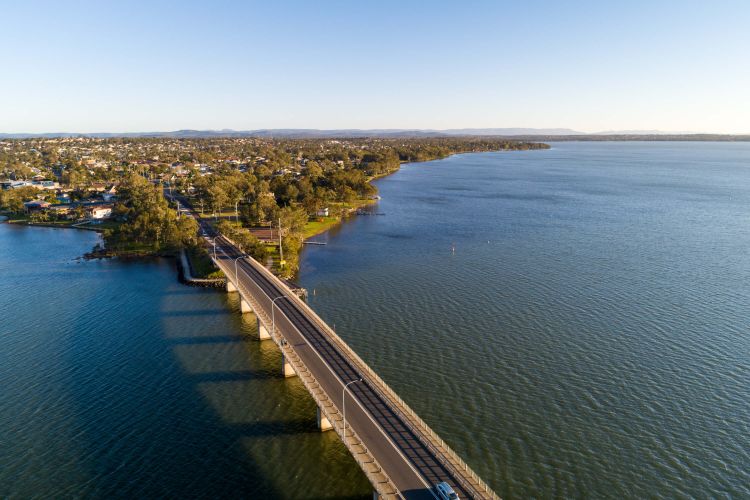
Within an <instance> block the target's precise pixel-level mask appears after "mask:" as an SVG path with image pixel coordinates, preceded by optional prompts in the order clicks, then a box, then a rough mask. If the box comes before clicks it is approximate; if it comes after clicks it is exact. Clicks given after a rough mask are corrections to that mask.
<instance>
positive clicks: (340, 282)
mask: <svg viewBox="0 0 750 500" xmlns="http://www.w3.org/2000/svg"><path fill="white" fill-rule="evenodd" d="M378 186H379V188H380V191H381V195H382V196H383V200H382V201H381V202H380V203H379V205H378V206H377V207H376V208H375V209H374V210H375V211H377V212H381V213H385V214H386V215H384V216H371V217H365V216H362V217H357V218H355V219H352V220H351V221H350V222H348V223H346V224H344V225H342V226H340V227H339V228H338V229H336V230H334V231H332V232H329V233H328V234H326V235H323V236H321V237H319V239H322V240H327V242H328V245H327V246H325V247H308V248H307V250H306V252H305V254H304V257H303V269H302V273H301V276H300V281H301V282H302V284H303V285H304V286H306V287H308V288H309V290H310V291H311V292H312V290H315V295H314V296H312V295H311V297H310V303H311V304H312V306H313V307H314V308H315V309H316V310H318V311H319V312H320V313H321V315H322V316H323V317H324V318H326V319H327V320H328V321H329V322H330V323H332V324H335V325H336V330H337V331H338V332H339V334H340V335H342V336H343V337H344V338H345V339H347V340H348V341H349V342H350V343H351V344H352V345H353V347H354V348H355V349H356V350H357V351H358V352H359V353H360V354H361V355H362V357H363V358H364V359H366V360H367V361H368V362H369V363H371V365H372V366H373V367H375V368H376V369H377V370H378V371H379V372H380V373H381V374H382V375H383V377H384V378H385V379H386V380H387V381H388V382H389V383H391V385H392V386H393V387H394V388H395V389H396V390H397V391H399V393H400V394H401V395H402V396H403V397H404V399H406V400H407V401H408V402H409V403H410V404H411V405H412V406H413V407H414V408H415V409H416V410H417V411H418V412H419V413H420V415H421V416H422V417H423V418H424V419H425V420H426V421H427V422H428V423H430V424H431V425H432V426H433V427H434V428H435V429H436V430H437V431H439V432H440V434H441V435H442V436H443V437H444V438H445V439H446V440H447V441H449V442H450V443H451V444H452V445H453V447H454V448H455V449H456V450H457V451H458V452H459V453H460V454H461V455H462V456H463V457H464V458H465V459H466V460H467V462H469V463H470V464H471V465H472V466H473V467H474V468H475V469H476V470H477V471H478V472H479V473H480V474H481V475H482V476H483V477H484V478H485V479H486V480H487V481H488V482H489V483H490V484H491V485H492V486H493V487H494V488H495V489H496V491H497V492H498V493H499V494H501V495H502V496H503V497H506V498H526V497H581V498H621V497H629V498H641V497H664V498H673V497H696V498H704V497H709V496H711V497H726V498H730V497H734V498H742V497H750V488H749V487H748V485H749V484H750V472H749V471H750V455H749V453H750V451H749V450H750V438H749V437H748V436H750V428H749V424H748V422H750V403H748V401H749V400H750V338H749V337H748V336H749V335H750V333H749V332H750V320H749V319H748V312H750V279H749V278H750V255H749V254H748V248H750V144H710V143H701V144H699V143H693V144H684V143H681V144H674V143H653V144H652V143H646V144H640V143H601V144H595V143H562V144H555V145H554V148H553V149H552V150H549V151H533V152H511V153H497V154H495V153H490V154H477V155H459V156H454V157H452V158H449V159H446V160H441V161H436V162H430V163H423V164H413V165H405V166H404V168H403V169H402V170H401V171H400V172H399V173H397V174H395V175H393V176H390V177H388V178H385V179H382V180H380V181H378ZM96 238H97V237H96V235H93V234H91V233H86V232H82V231H81V232H79V231H72V230H70V231H69V230H55V229H43V228H23V227H13V226H8V225H0V313H2V318H1V319H0V381H1V382H2V390H1V391H0V497H10V498H27V497H30V496H38V497H65V496H67V497H82V496H83V497H90V498H104V497H113V496H119V497H155V496H170V497H199V498H215V497H224V498H236V497H248V498H349V497H362V498H366V497H367V496H368V495H369V494H370V491H371V490H370V487H369V484H368V483H367V481H366V479H365V478H364V476H363V475H362V474H361V472H359V470H358V468H357V467H356V465H355V464H354V462H353V461H352V460H351V458H350V457H349V456H348V455H347V453H346V450H345V449H344V447H343V446H342V445H341V444H340V442H339V441H338V440H337V438H336V437H335V436H334V435H333V433H326V434H321V433H319V432H317V431H316V430H315V420H314V415H315V406H314V403H313V402H312V400H311V399H310V397H309V396H308V395H307V394H306V393H305V390H304V388H303V387H302V385H301V384H300V383H299V381H296V380H294V379H289V380H285V379H283V378H281V376H280V375H279V373H280V362H281V361H280V356H279V354H278V352H277V351H276V350H275V348H273V346H271V345H268V343H263V344H260V343H258V342H257V341H255V337H256V335H257V333H256V329H255V325H254V323H253V322H252V321H251V320H250V319H249V318H247V317H246V318H244V319H243V318H242V316H241V315H240V314H239V313H238V304H237V299H236V297H233V296H231V295H227V294H223V293H218V292H214V291H210V290H201V289H194V288H189V287H185V286H182V285H180V284H179V283H177V281H176V277H175V270H174V264H173V263H172V262H171V261H164V260H154V261H146V262H144V261H139V262H122V261H91V262H81V261H76V260H74V259H75V258H76V257H78V256H79V255H81V254H82V253H84V252H85V251H87V250H88V249H90V248H91V247H92V246H93V245H94V244H95V243H96V241H97V239H96ZM452 247H455V253H454V252H452V251H451V248H452Z"/></svg>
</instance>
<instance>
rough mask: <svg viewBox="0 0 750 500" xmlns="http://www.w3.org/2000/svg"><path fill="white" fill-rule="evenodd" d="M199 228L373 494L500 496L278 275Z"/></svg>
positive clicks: (230, 286)
mask: <svg viewBox="0 0 750 500" xmlns="http://www.w3.org/2000/svg"><path fill="white" fill-rule="evenodd" d="M184 205H185V204H184V202H183V206H184ZM199 220H200V219H199ZM201 227H202V231H203V234H204V237H205V239H206V241H207V243H208V244H209V251H210V253H211V255H212V258H213V260H214V262H215V263H216V265H217V266H218V267H219V268H220V269H221V270H222V271H223V272H224V274H225V275H226V277H227V285H226V286H227V291H228V292H229V293H239V295H240V309H241V311H242V313H243V314H245V313H252V314H255V316H256V318H257V323H258V335H259V339H260V340H261V341H272V342H274V343H275V344H276V346H278V348H279V349H280V350H281V353H282V366H281V367H280V370H281V373H282V374H283V376H285V377H295V376H297V377H299V378H300V380H301V381H302V383H303V384H304V386H305V387H306V388H307V390H308V392H309V393H310V395H311V396H312V398H313V399H314V400H315V403H316V404H317V415H316V418H317V422H318V427H319V428H320V429H321V430H322V431H327V430H333V431H334V432H336V433H337V434H338V436H339V437H340V439H341V440H342V442H343V443H344V445H345V446H346V447H347V449H348V450H349V452H350V453H351V454H352V456H353V457H354V460H355V461H356V462H357V464H359V466H360V467H361V469H362V471H363V472H364V473H365V475H366V476H367V478H368V479H369V480H370V482H371V483H372V486H373V489H374V496H375V497H376V498H387V499H390V498H401V499H433V498H438V495H437V493H436V491H435V489H434V487H435V485H436V484H438V483H440V482H447V483H448V484H450V485H451V487H452V488H453V489H454V491H455V492H456V493H457V494H458V496H459V498H461V499H464V498H486V499H497V498H498V496H497V495H496V494H495V493H494V492H493V491H492V489H491V488H490V487H489V486H488V485H487V484H485V483H484V482H483V481H482V480H481V479H480V478H479V476H478V475H477V474H476V473H475V472H473V471H472V470H471V469H470V468H469V466H468V465H467V464H466V463H464V461H463V460H461V458H460V457H459V456H458V455H457V454H456V453H455V452H454V451H453V450H452V449H451V448H450V447H449V446H448V445H447V444H446V443H445V442H444V441H443V440H442V439H441V438H440V437H439V436H438V435H437V434H436V433H435V432H434V431H432V429H430V427H429V426H428V425H427V424H426V423H425V422H424V421H422V419H421V418H419V416H418V415H417V414H416V413H415V412H414V411H413V410H412V409H411V408H409V406H408V405H407V404H406V403H404V401H403V400H401V398H400V397H399V396H398V395H397V394H396V393H395V392H394V391H393V390H392V389H391V388H390V387H389V386H388V385H387V384H386V383H385V382H384V381H383V380H382V379H381V378H380V377H379V376H378V375H377V373H375V372H374V371H373V370H372V369H371V368H370V367H369V366H368V365H367V364H366V363H365V362H364V361H362V359H361V358H360V357H359V356H358V355H357V354H356V353H355V352H354V351H353V350H352V349H351V348H350V347H349V346H348V345H347V344H346V343H345V342H344V341H343V340H342V339H341V338H340V337H339V336H338V335H337V334H336V332H334V331H333V330H332V329H331V328H330V327H329V326H328V325H327V324H326V323H325V322H324V321H323V320H322V319H320V318H319V317H318V315H317V314H315V312H314V311H313V310H312V309H311V308H310V307H309V306H308V305H307V304H306V303H305V302H304V301H302V300H301V299H300V298H299V297H297V296H296V295H295V294H294V293H293V292H292V291H291V290H290V288H289V287H288V286H287V285H286V284H285V283H284V282H283V281H282V280H280V279H279V278H277V277H276V276H275V275H273V274H272V273H271V272H270V271H269V270H268V269H266V268H265V267H264V266H263V265H261V264H260V263H259V262H257V261H256V260H254V259H252V258H251V257H248V256H246V255H244V254H243V253H242V252H241V251H240V250H239V249H238V247H237V246H236V245H235V244H234V243H233V242H232V241H231V240H229V239H228V238H227V237H225V236H222V235H220V234H217V233H215V232H214V231H213V229H212V228H211V227H210V226H209V225H208V224H206V223H204V222H201Z"/></svg>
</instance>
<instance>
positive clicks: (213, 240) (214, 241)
mask: <svg viewBox="0 0 750 500" xmlns="http://www.w3.org/2000/svg"><path fill="white" fill-rule="evenodd" d="M211 243H213V244H214V260H216V236H214V239H212V240H211Z"/></svg>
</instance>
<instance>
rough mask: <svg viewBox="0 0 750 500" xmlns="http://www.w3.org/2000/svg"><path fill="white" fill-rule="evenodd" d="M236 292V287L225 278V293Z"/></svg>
mask: <svg viewBox="0 0 750 500" xmlns="http://www.w3.org/2000/svg"><path fill="white" fill-rule="evenodd" d="M238 291H239V290H237V287H236V286H234V283H232V282H231V281H229V278H227V293H232V292H238Z"/></svg>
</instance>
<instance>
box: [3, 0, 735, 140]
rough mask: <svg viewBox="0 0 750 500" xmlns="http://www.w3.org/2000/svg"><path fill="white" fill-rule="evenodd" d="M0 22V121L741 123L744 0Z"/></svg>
mask: <svg viewBox="0 0 750 500" xmlns="http://www.w3.org/2000/svg"><path fill="white" fill-rule="evenodd" d="M0 19H2V23H1V24H2V28H1V29H0V46H2V47H3V48H4V49H5V50H3V51H2V59H0V68H2V71H1V72H0V96H2V97H1V99H2V101H0V102H1V103H2V104H1V105H0V132H46V131H76V132H94V131H110V132H125V131H155V130H176V129H182V128H195V129H221V128H233V129H255V128H439V129H442V128H462V127H568V128H573V129H577V130H581V131H601V130H611V129H620V130H622V129H661V130H672V131H708V132H724V133H750V2H748V1H747V0H742V1H722V0H717V1H704V2H692V1H690V0H683V1H658V0H655V1H629V2H609V1H590V2H583V1H580V2H575V1H570V2H562V1H523V2H519V1H486V2H480V1H454V2H440V1H437V0H435V1H429V2H428V1H416V0H415V1H406V0H403V1H393V2H391V1H380V0H379V1H371V2H364V1H355V0H352V1H347V2H344V1H340V2H328V1H322V0H317V1H306V2H282V1H278V2H277V1H273V2H271V1H264V2H252V1H242V2H241V1H220V0H219V1H204V2H193V1H173V2H166V1H148V2H137V1H128V2H122V1H117V2H115V1H110V0H100V1H96V2H94V1H91V2H86V1H64V0H58V1H49V2H39V1H33V0H24V1H18V2H6V3H5V4H4V5H3V7H2V10H0Z"/></svg>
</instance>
